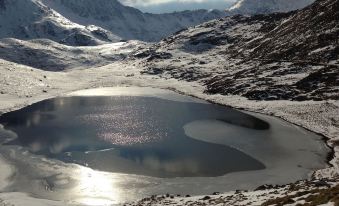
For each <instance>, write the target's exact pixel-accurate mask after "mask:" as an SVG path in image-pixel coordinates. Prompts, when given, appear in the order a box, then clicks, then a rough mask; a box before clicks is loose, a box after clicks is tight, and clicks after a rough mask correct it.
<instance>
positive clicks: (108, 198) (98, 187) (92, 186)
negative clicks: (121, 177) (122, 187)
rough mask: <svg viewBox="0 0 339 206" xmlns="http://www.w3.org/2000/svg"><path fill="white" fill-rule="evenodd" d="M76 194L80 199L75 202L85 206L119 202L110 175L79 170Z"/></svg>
mask: <svg viewBox="0 0 339 206" xmlns="http://www.w3.org/2000/svg"><path fill="white" fill-rule="evenodd" d="M78 178H79V185H78V190H77V192H79V193H78V195H79V196H81V198H79V199H77V200H76V201H77V202H79V203H81V204H85V205H96V206H101V205H111V204H116V203H117V202H119V201H120V198H119V193H118V189H117V187H116V184H115V179H114V177H112V174H106V173H104V172H99V171H94V170H92V169H89V168H81V170H80V174H79V176H78Z"/></svg>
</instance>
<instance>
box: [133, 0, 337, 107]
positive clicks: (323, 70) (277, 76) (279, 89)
mask: <svg viewBox="0 0 339 206" xmlns="http://www.w3.org/2000/svg"><path fill="white" fill-rule="evenodd" d="M338 6H339V3H338V0H318V1H316V2H315V3H313V4H312V5H311V6H309V7H306V8H305V9H303V10H301V11H298V12H291V13H275V14H270V15H256V16H251V17H245V16H234V17H226V18H224V19H222V20H214V21H210V22H206V23H204V24H202V25H199V26H196V27H194V28H189V29H188V30H185V31H182V32H180V33H178V34H176V35H173V36H170V37H168V38H166V39H164V40H163V41H161V42H160V43H158V44H156V45H153V46H152V47H150V48H146V49H145V50H144V51H138V52H137V53H135V54H134V57H131V58H132V59H133V58H136V59H142V60H141V61H142V62H143V63H142V65H145V71H144V72H145V73H147V74H152V75H157V76H160V77H164V78H171V77H172V78H176V79H180V80H185V81H198V82H201V83H202V84H203V85H205V86H206V91H205V92H207V93H210V94H223V95H241V96H244V97H247V98H249V99H255V100H282V99H284V100H297V101H303V100H310V99H312V100H321V99H338V98H339V96H338V93H339V89H338V88H339V87H338V86H339V72H338V71H339V70H338V64H339V60H338V59H339V55H338V54H339V52H338V51H339V43H338V34H339V26H338V25H339V23H338V21H339V20H338V19H339V18H338V16H339V7H338Z"/></svg>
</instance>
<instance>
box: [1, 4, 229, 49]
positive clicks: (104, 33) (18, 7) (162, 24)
mask: <svg viewBox="0 0 339 206" xmlns="http://www.w3.org/2000/svg"><path fill="white" fill-rule="evenodd" d="M224 15H225V12H222V11H207V10H197V11H185V12H179V13H171V14H161V15H157V14H147V13H142V12H141V11H139V10H137V9H134V8H131V7H127V6H124V5H122V4H120V3H119V2H118V1H117V0H97V1H92V0H67V1H65V0H0V28H1V29H0V38H18V39H37V38H47V39H51V40H53V41H56V42H59V43H63V44H67V45H78V46H79V45H80V46H88V45H98V44H102V43H107V42H117V41H119V40H121V39H139V40H143V41H157V40H160V39H161V38H163V37H165V36H167V35H169V34H172V33H174V32H176V31H178V30H181V29H183V28H186V27H188V26H192V25H196V24H200V23H202V22H205V21H208V20H211V19H215V18H219V17H222V16H224ZM103 28H104V29H103Z"/></svg>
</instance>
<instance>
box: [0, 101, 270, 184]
mask: <svg viewBox="0 0 339 206" xmlns="http://www.w3.org/2000/svg"><path fill="white" fill-rule="evenodd" d="M196 120H219V121H223V122H225V123H227V124H232V125H236V126H237V127H238V128H239V130H242V129H243V128H247V129H248V128H250V129H251V130H253V131H254V130H269V129H270V125H269V124H268V123H266V122H264V121H262V120H259V119H258V118H255V117H253V116H250V115H247V114H244V113H241V112H239V111H236V110H233V109H230V108H227V107H223V106H219V105H214V104H204V103H195V102H179V101H171V100H166V99H160V98H155V97H142V96H111V97H109V96H99V97H98V96H96V97H93V96H92V97H60V98H55V99H50V100H45V101H42V102H39V103H36V104H34V105H31V106H28V107H26V108H23V109H21V110H18V111H14V112H11V113H7V114H4V115H3V116H1V117H0V124H2V125H4V126H5V128H6V129H7V130H11V131H13V132H15V133H16V134H17V136H18V137H17V138H15V139H12V140H10V141H8V142H6V145H20V146H24V147H26V148H28V149H29V151H31V152H32V153H35V154H41V155H45V156H47V157H50V158H56V159H59V160H62V161H64V162H71V163H77V164H81V165H85V166H88V167H91V168H93V169H97V170H102V171H109V172H118V173H126V174H139V175H146V176H154V177H197V176H199V177H200V176H201V177H203V176H221V175H224V174H227V173H230V172H236V171H249V170H260V169H264V168H265V165H263V164H262V163H261V162H259V161H258V160H256V159H254V158H252V157H251V156H249V155H246V154H245V153H243V152H241V151H239V150H236V149H234V148H231V147H228V146H226V145H221V144H214V143H208V142H205V141H199V140H196V139H192V138H190V137H188V136H186V135H185V132H184V129H183V127H184V125H186V124H188V123H190V122H193V121H196ZM227 135H228V134H227V133H225V137H227V138H232V137H228V136H227ZM248 135H251V134H250V133H248ZM206 138H208V137H206ZM263 138H265V137H263Z"/></svg>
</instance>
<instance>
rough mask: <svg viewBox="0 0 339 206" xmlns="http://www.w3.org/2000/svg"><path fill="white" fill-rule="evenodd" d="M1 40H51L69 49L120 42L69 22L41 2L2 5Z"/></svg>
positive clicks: (3, 0)
mask: <svg viewBox="0 0 339 206" xmlns="http://www.w3.org/2000/svg"><path fill="white" fill-rule="evenodd" d="M0 5H1V6H0V28H1V29H0V38H6V37H10V38H18V39H35V38H48V39H51V40H53V41H57V42H60V43H65V44H68V45H81V46H87V45H97V44H101V43H104V42H110V41H117V40H118V39H119V38H118V37H116V36H114V35H112V34H111V33H110V32H108V31H105V30H103V29H101V28H98V27H94V26H93V27H85V26H82V25H79V24H76V23H73V22H71V21H69V20H68V19H66V18H64V17H63V16H61V15H59V14H58V13H56V12H55V11H53V10H51V9H50V8H48V7H47V6H45V5H43V4H42V3H41V2H40V1H38V0H1V1H0Z"/></svg>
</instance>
